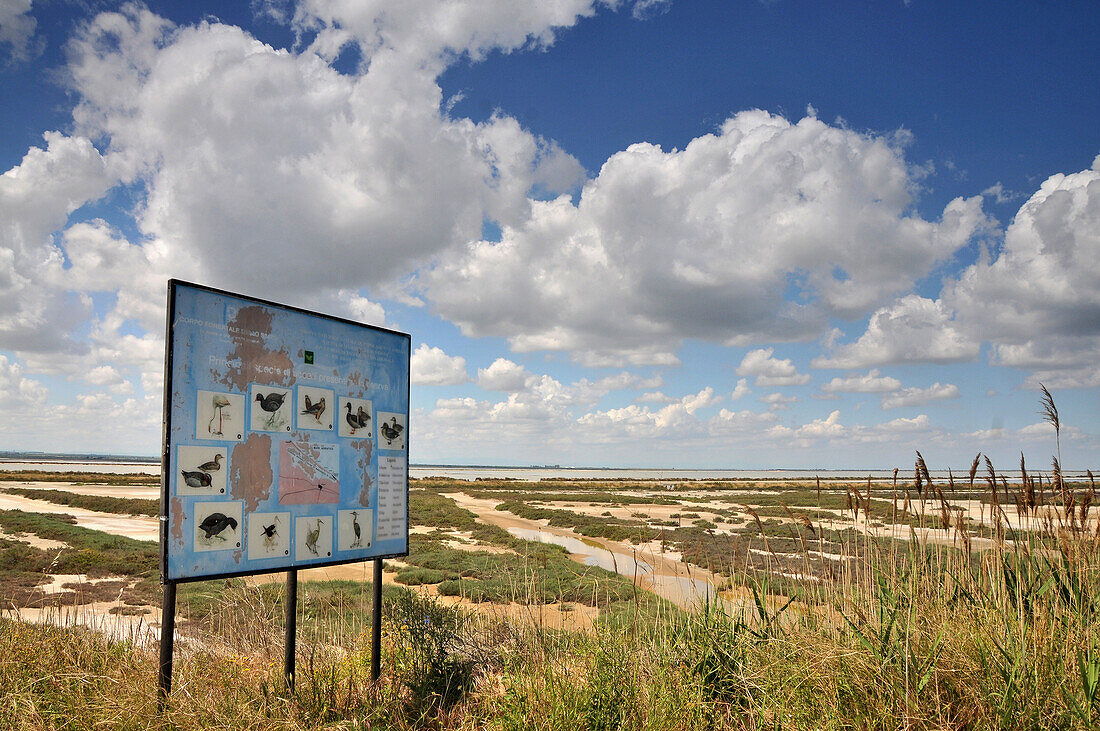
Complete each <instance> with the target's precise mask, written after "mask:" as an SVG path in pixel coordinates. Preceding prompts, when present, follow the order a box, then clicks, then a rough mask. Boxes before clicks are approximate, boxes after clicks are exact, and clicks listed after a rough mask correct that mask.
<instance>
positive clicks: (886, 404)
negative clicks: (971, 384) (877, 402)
mask: <svg viewBox="0 0 1100 731" xmlns="http://www.w3.org/2000/svg"><path fill="white" fill-rule="evenodd" d="M959 396H960V394H959V387H958V386H956V385H955V384H953V383H938V382H937V383H933V384H932V385H931V386H929V387H928V388H903V389H901V390H900V391H898V392H897V393H892V394H888V395H886V396H883V397H882V408H884V409H897V408H901V407H903V406H924V405H925V404H930V403H932V402H933V401H943V400H945V399H956V398H959Z"/></svg>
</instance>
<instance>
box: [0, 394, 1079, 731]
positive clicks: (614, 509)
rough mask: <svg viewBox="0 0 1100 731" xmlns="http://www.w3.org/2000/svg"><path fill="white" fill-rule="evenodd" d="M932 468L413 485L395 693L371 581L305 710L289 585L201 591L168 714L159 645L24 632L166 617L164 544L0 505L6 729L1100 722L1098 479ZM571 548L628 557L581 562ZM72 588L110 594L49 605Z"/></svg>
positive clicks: (191, 593) (304, 618)
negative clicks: (664, 583)
mask: <svg viewBox="0 0 1100 731" xmlns="http://www.w3.org/2000/svg"><path fill="white" fill-rule="evenodd" d="M1051 406H1053V401H1051ZM1055 413H1056V412H1055ZM915 456H916V459H915V464H914V466H913V469H912V471H911V472H909V471H907V472H908V475H907V476H902V475H901V474H899V475H897V476H896V477H895V478H894V479H892V480H887V481H885V482H882V481H878V482H876V481H872V480H867V481H831V482H818V481H810V482H801V483H796V482H790V481H768V482H745V481H729V482H714V481H706V482H703V481H699V482H690V483H689V482H685V483H682V484H675V485H671V486H670V485H669V484H667V483H665V482H657V481H639V480H631V481H623V482H621V483H610V484H609V483H608V482H606V481H588V482H578V481H564V480H545V481H542V482H536V483H520V482H516V481H511V480H498V481H494V480H482V481H477V482H463V481H457V480H448V479H441V478H433V479H424V480H418V481H414V483H413V485H412V493H411V496H410V515H411V516H412V520H413V523H414V530H413V534H412V536H411V551H410V554H409V556H407V557H404V558H402V559H400V560H391V561H387V563H386V571H385V574H384V582H385V586H384V615H385V622H384V630H383V653H382V659H383V672H382V678H381V680H380V682H378V683H377V684H375V683H372V682H371V681H370V679H369V646H370V645H369V609H370V604H369V598H368V597H369V596H370V586H369V584H368V583H366V582H363V581H353V580H346V579H338V578H334V576H328V577H326V576H324V575H321V574H318V580H304V581H302V582H301V583H300V585H299V592H300V594H299V601H300V612H301V618H300V620H299V623H298V626H299V645H298V651H299V658H298V682H297V690H296V691H295V692H294V693H288V692H287V691H286V690H285V689H284V687H283V681H282V676H281V673H282V667H281V661H278V660H279V658H281V652H282V631H283V628H282V622H283V617H284V611H285V610H284V599H285V596H284V588H283V585H282V584H281V583H280V582H277V581H276V582H270V583H267V582H256V581H243V580H230V581H217V582H200V583H195V584H188V585H184V586H181V589H180V599H179V605H180V612H181V615H182V621H181V624H182V627H183V630H184V633H185V639H184V641H182V642H181V643H179V645H178V647H179V648H180V649H179V657H178V661H177V666H176V685H175V690H174V692H173V695H172V697H171V698H170V699H169V703H168V709H167V711H166V713H165V714H164V715H162V716H157V715H156V713H155V707H156V693H155V687H156V680H155V673H156V648H155V646H154V645H151V644H149V643H148V641H147V639H146V638H145V637H144V636H142V635H141V634H140V633H139V632H137V631H134V632H133V633H132V634H131V635H130V636H128V637H127V636H123V637H119V636H117V635H116V636H113V637H111V636H108V635H105V634H103V633H100V632H94V631H89V630H87V629H84V628H82V627H80V626H75V624H73V623H65V622H61V624H62V626H56V624H48V623H46V624H35V623H27V622H23V621H20V618H21V616H22V615H21V614H20V613H21V612H23V613H26V612H30V611H31V610H35V609H39V610H40V609H42V608H43V606H44V605H45V606H47V607H48V606H50V605H51V603H52V604H56V605H58V606H59V607H60V606H62V605H73V604H78V603H80V602H87V601H91V602H97V601H98V602H102V601H103V600H104V597H105V595H107V594H112V595H113V596H114V599H113V602H114V604H113V605H114V606H116V607H126V606H129V607H131V608H132V607H139V606H140V607H147V608H155V603H156V600H157V596H158V593H157V590H158V589H159V586H158V584H157V583H156V582H157V578H156V570H157V565H156V555H157V550H156V545H155V544H153V543H151V542H144V541H133V540H129V539H121V538H119V537H117V536H108V535H106V534H103V533H100V532H98V531H94V530H89V529H86V528H82V527H81V526H78V525H75V524H74V521H73V520H71V519H66V517H65V516H59V515H46V514H34V513H30V512H21V511H2V512H0V531H3V533H2V535H3V537H2V538H0V591H3V593H4V600H5V602H6V606H8V607H10V609H8V610H7V611H5V613H4V618H3V619H0V719H3V720H2V721H0V725H6V726H7V727H11V728H20V729H24V728H25V729H30V728H42V727H51V726H59V727H60V726H64V727H76V728H83V727H92V726H101V725H109V726H111V727H115V728H149V727H157V726H158V725H159V726H163V727H165V728H168V727H176V728H196V729H198V728H202V729H206V728H212V727H232V728H257V729H259V728H270V727H272V726H273V725H274V726H282V727H290V728H320V727H333V728H374V727H377V728H439V729H460V728H493V729H521V728H545V729H573V728H588V729H689V728H693V729H694V728H698V729H704V728H705V729H710V728H730V729H741V728H869V729H870V728H882V729H891V728H928V729H933V728H935V729H940V728H975V729H977V728H1000V729H1033V728H1038V729H1073V728H1080V729H1085V728H1094V727H1096V726H1097V725H1098V724H1100V629H1098V628H1100V621H1098V620H1100V616H1098V611H1100V551H1098V548H1100V523H1098V521H1097V515H1096V512H1095V511H1094V510H1093V501H1094V499H1095V498H1096V493H1095V482H1094V479H1093V476H1092V474H1091V473H1088V472H1086V473H1084V475H1085V477H1084V479H1080V480H1073V481H1071V480H1068V479H1064V478H1063V473H1062V469H1061V466H1060V464H1059V462H1058V460H1057V458H1055V460H1054V462H1053V464H1052V469H1050V470H1045V471H1042V472H1039V471H1035V470H1033V469H1031V468H1029V466H1028V465H1027V464H1026V462H1025V461H1024V460H1023V458H1021V462H1020V464H1019V466H1018V467H1017V466H1016V465H1014V466H1013V470H1012V471H1011V472H1002V471H1001V470H999V469H998V468H997V467H996V466H995V465H994V464H993V463H992V462H991V461H990V460H988V459H986V458H984V457H982V456H979V457H978V458H976V459H975V460H974V462H973V464H972V465H971V466H970V468H969V470H966V469H964V470H962V471H961V474H960V475H958V476H956V475H954V474H951V475H950V476H949V477H948V478H947V479H946V480H941V479H938V478H937V479H935V480H933V479H932V475H931V473H930V471H929V469H928V466H927V465H926V464H925V463H924V459H923V457H922V456H921V455H920V454H919V453H918V454H917V455H915ZM19 489H20V490H22V493H21V494H23V495H24V496H28V497H30V496H33V497H34V499H36V500H47V501H50V500H57V499H62V498H59V497H58V496H57V495H54V494H52V493H44V492H36V491H37V490H40V488H37V487H29V486H28V487H21V488H19ZM133 507H134V506H133V505H131V504H126V503H121V502H120V503H114V504H109V503H100V504H99V505H98V507H96V508H95V509H97V510H101V511H112V510H113V511H116V512H119V513H123V512H129V511H132V510H133ZM525 531H526V532H525ZM532 532H534V533H532ZM535 533H537V534H538V535H539V540H538V541H531V540H524V539H523V538H521V537H520V535H533V534H535ZM566 539H568V540H569V541H579V542H580V543H567V540H566ZM35 540H38V541H53V543H48V544H45V545H43V544H41V543H40V544H39V545H37V546H36V545H33V543H34V541H35ZM555 541H559V542H561V543H567V544H568V545H572V546H579V545H582V546H586V547H588V548H591V550H592V551H609V552H615V555H618V556H620V557H622V556H629V557H630V558H631V560H632V561H633V564H630V563H628V564H627V565H626V567H625V568H624V566H623V565H616V566H614V567H612V570H607V569H606V568H602V567H601V566H597V565H586V563H584V562H583V561H579V560H577V559H578V557H579V555H578V554H577V553H576V552H574V554H573V555H571V554H570V553H568V552H567V551H566V549H565V548H563V547H562V546H561V545H555V544H554V542H555ZM591 563H592V562H591V561H589V564H591ZM640 567H645V570H647V571H648V572H649V574H650V575H645V573H644V571H642V570H641V569H640ZM662 573H663V574H668V575H669V576H670V577H673V578H676V579H683V578H684V577H685V576H686V577H688V578H689V579H690V581H692V582H697V583H698V582H701V583H702V584H703V585H705V586H707V587H709V589H710V590H711V591H708V592H706V593H704V594H703V595H702V597H701V598H702V601H701V602H700V601H695V602H690V601H687V600H677V599H675V598H671V599H670V598H669V597H667V596H666V597H665V598H662V597H661V596H658V594H655V593H653V592H651V591H650V590H649V589H651V588H655V587H657V586H658V583H659V582H658V581H657V575H658V574H662ZM67 574H79V575H82V576H84V577H86V578H87V579H88V581H91V580H93V579H95V578H99V579H106V580H108V581H109V582H113V583H106V584H104V586H103V588H99V589H96V588H95V587H96V586H99V584H88V583H85V584H83V585H82V584H77V585H75V586H70V587H68V588H66V587H64V586H62V587H60V590H58V587H56V586H54V588H53V590H52V593H49V594H46V593H43V592H42V591H41V589H42V587H43V586H46V585H48V584H50V581H51V577H53V576H57V575H67ZM84 592H86V594H85V593H84ZM699 598H700V597H696V599H697V600H698V599H699ZM120 611H121V610H120ZM57 616H63V615H61V614H58V615H57ZM156 616H157V615H155V614H154V615H152V617H151V619H155V618H156ZM24 618H25V617H24Z"/></svg>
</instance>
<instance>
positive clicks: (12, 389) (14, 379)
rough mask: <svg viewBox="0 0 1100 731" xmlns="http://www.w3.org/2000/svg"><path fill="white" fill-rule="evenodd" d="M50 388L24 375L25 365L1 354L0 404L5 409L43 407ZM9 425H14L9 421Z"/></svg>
mask: <svg viewBox="0 0 1100 731" xmlns="http://www.w3.org/2000/svg"><path fill="white" fill-rule="evenodd" d="M48 395H49V392H48V390H47V389H46V387H45V386H43V385H42V384H41V383H39V382H38V381H35V380H33V379H31V378H27V377H26V376H24V375H23V367H22V366H21V365H19V363H16V362H14V361H10V360H8V358H7V357H6V356H4V355H0V406H2V407H3V409H4V410H5V411H13V410H21V409H26V408H30V407H41V406H42V405H44V404H45V403H46V397H47V396H48ZM9 425H11V426H14V424H13V423H11V422H9Z"/></svg>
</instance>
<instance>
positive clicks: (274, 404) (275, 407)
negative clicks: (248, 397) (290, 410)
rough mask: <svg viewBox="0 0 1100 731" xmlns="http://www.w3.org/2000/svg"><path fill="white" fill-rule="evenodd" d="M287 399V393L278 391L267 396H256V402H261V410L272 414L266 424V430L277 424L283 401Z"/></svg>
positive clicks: (259, 394) (258, 394) (260, 394)
mask: <svg viewBox="0 0 1100 731" xmlns="http://www.w3.org/2000/svg"><path fill="white" fill-rule="evenodd" d="M285 398H286V393H279V392H278V391H272V392H271V393H269V394H268V395H267V396H264V395H263V394H262V393H257V394H256V400H257V401H259V402H260V408H261V409H263V410H264V411H266V412H268V413H269V414H271V416H269V417H268V418H267V421H266V422H264V425H265V427H266V428H268V429H270V428H271V426H272V425H273V424H274V423H275V417H276V416H277V415H278V413H279V409H281V408H282V407H283V400H284V399H285Z"/></svg>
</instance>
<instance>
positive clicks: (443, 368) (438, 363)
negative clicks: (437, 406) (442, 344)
mask: <svg viewBox="0 0 1100 731" xmlns="http://www.w3.org/2000/svg"><path fill="white" fill-rule="evenodd" d="M410 369H411V371H412V374H411V378H412V383H413V385H414V386H454V385H457V384H459V383H466V382H467V381H469V380H470V376H469V374H467V373H466V359H465V358H463V357H462V356H460V355H455V356H451V355H447V354H446V353H444V352H443V349H442V348H434V347H429V346H428V344H427V343H421V344H420V345H419V346H417V348H416V350H414V351H413V354H412V363H411V365H410Z"/></svg>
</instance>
